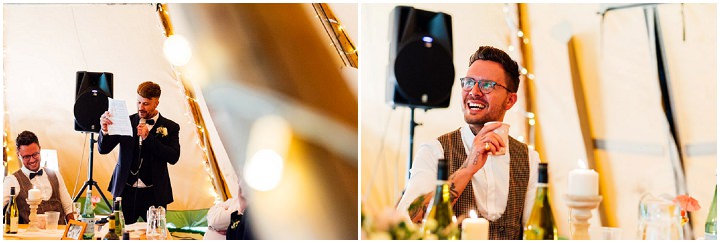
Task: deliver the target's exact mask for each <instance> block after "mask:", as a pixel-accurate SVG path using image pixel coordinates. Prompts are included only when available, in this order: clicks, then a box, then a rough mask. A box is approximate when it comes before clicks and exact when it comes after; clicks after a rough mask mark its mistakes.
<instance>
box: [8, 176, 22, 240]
mask: <svg viewBox="0 0 720 243" xmlns="http://www.w3.org/2000/svg"><path fill="white" fill-rule="evenodd" d="M19 219H20V214H19V211H18V207H17V203H16V202H15V187H14V186H13V187H10V201H9V202H8V205H7V207H6V209H5V233H8V234H17V232H18V220H19Z"/></svg>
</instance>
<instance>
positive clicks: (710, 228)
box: [705, 184, 717, 240]
mask: <svg viewBox="0 0 720 243" xmlns="http://www.w3.org/2000/svg"><path fill="white" fill-rule="evenodd" d="M705 239H706V240H717V184H716V185H715V196H713V201H712V205H711V206H710V212H709V213H708V217H707V220H705Z"/></svg>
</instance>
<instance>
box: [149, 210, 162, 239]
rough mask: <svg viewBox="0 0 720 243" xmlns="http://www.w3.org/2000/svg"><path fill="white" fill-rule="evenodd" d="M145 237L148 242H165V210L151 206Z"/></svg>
mask: <svg viewBox="0 0 720 243" xmlns="http://www.w3.org/2000/svg"><path fill="white" fill-rule="evenodd" d="M145 236H146V237H147V239H148V240H165V238H166V236H167V232H166V226H165V208H163V207H162V206H160V207H157V208H155V206H150V208H149V209H148V211H147V229H146V231H145Z"/></svg>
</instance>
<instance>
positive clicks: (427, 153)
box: [398, 125, 540, 224]
mask: <svg viewBox="0 0 720 243" xmlns="http://www.w3.org/2000/svg"><path fill="white" fill-rule="evenodd" d="M460 135H461V137H462V142H463V144H464V145H465V154H468V151H471V148H472V142H473V140H474V138H475V135H474V134H473V133H472V131H471V130H470V126H469V125H465V126H463V127H462V128H461V129H460ZM508 146H509V145H508ZM444 157H445V156H444V153H443V148H442V145H441V144H440V141H438V140H433V141H431V142H429V143H425V144H423V145H421V146H420V148H419V149H418V152H417V154H416V155H415V159H414V160H413V165H412V169H410V174H411V176H410V181H408V184H407V188H406V189H405V194H404V195H403V197H402V199H400V203H399V204H398V210H401V211H402V212H406V213H407V209H408V207H409V206H410V204H411V203H412V202H413V200H415V199H416V198H417V197H419V196H420V195H424V194H427V193H429V192H431V191H434V190H435V182H436V181H437V162H438V159H441V158H444ZM528 157H529V160H530V178H529V181H528V188H527V193H526V194H525V209H524V212H523V224H525V223H526V222H527V219H528V217H530V212H531V211H532V206H533V203H534V201H535V193H536V191H535V190H536V184H537V174H538V171H537V170H538V163H539V162H540V156H539V155H538V153H537V152H536V151H535V150H531V151H529V152H528ZM448 163H450V161H448ZM471 182H472V185H473V191H474V192H475V202H476V203H477V211H478V213H479V214H480V215H482V217H484V218H486V219H487V220H490V221H495V220H497V219H499V218H500V216H502V214H503V213H504V212H505V207H506V206H507V199H508V193H509V190H510V152H509V150H508V153H505V155H499V156H489V157H488V159H487V162H486V163H485V165H484V166H483V168H482V169H480V170H478V172H477V173H475V174H474V175H473V177H472V180H471ZM462 189H464V188H462ZM462 189H461V190H462Z"/></svg>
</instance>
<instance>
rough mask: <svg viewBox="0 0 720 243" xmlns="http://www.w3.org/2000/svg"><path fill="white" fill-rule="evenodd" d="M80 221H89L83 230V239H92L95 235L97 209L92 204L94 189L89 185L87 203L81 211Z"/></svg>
mask: <svg viewBox="0 0 720 243" xmlns="http://www.w3.org/2000/svg"><path fill="white" fill-rule="evenodd" d="M80 221H82V222H85V223H87V227H85V232H83V240H92V239H94V236H95V209H94V208H93V205H92V189H90V187H88V190H87V195H86V196H85V203H84V204H83V209H82V212H81V213H80Z"/></svg>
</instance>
